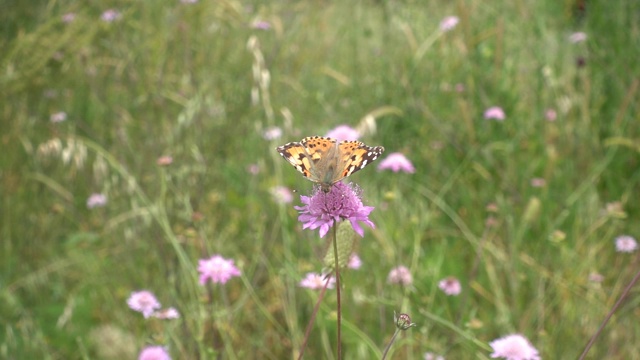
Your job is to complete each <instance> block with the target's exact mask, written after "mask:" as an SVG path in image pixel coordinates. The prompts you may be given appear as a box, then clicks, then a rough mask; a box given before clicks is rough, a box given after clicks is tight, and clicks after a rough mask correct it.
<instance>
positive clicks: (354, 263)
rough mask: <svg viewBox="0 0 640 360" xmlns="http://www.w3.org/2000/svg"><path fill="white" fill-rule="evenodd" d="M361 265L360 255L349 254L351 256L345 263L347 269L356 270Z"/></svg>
mask: <svg viewBox="0 0 640 360" xmlns="http://www.w3.org/2000/svg"><path fill="white" fill-rule="evenodd" d="M361 266H362V260H360V256H358V254H353V255H351V257H350V258H349V264H347V267H348V268H349V269H353V270H358V269H360V267H361Z"/></svg>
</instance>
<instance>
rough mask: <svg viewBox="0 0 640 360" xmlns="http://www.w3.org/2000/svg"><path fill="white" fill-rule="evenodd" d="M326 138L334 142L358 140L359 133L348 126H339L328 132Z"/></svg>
mask: <svg viewBox="0 0 640 360" xmlns="http://www.w3.org/2000/svg"><path fill="white" fill-rule="evenodd" d="M326 137H330V138H334V139H336V140H358V139H359V138H360V132H358V130H356V129H354V128H352V127H351V126H348V125H339V126H337V127H335V128H334V129H333V130H329V132H328V133H327V135H326Z"/></svg>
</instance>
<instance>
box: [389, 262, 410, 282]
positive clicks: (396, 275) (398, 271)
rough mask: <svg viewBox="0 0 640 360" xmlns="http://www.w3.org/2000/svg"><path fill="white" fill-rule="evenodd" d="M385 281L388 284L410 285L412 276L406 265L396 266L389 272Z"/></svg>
mask: <svg viewBox="0 0 640 360" xmlns="http://www.w3.org/2000/svg"><path fill="white" fill-rule="evenodd" d="M387 282H388V283H389V284H400V285H405V286H406V285H411V284H412V283H413V276H411V272H410V271H409V269H408V268H407V267H406V266H402V265H400V266H398V267H395V268H393V269H391V271H390V272H389V276H387Z"/></svg>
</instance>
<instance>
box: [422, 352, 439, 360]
mask: <svg viewBox="0 0 640 360" xmlns="http://www.w3.org/2000/svg"><path fill="white" fill-rule="evenodd" d="M423 359H424V360H444V356H442V355H436V354H434V353H432V352H426V353H424V355H423Z"/></svg>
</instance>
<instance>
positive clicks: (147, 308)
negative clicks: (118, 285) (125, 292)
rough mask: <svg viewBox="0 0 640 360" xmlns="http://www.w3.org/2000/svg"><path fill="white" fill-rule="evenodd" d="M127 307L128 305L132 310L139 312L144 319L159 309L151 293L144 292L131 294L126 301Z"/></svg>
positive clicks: (156, 300)
mask: <svg viewBox="0 0 640 360" xmlns="http://www.w3.org/2000/svg"><path fill="white" fill-rule="evenodd" d="M127 305H129V307H130V308H131V309H132V310H135V311H138V312H141V313H142V315H143V316H144V317H145V319H146V318H148V317H149V316H151V315H152V314H153V312H154V311H155V310H156V309H160V307H161V305H160V303H159V302H158V299H156V297H155V295H153V293H152V292H151V291H146V290H142V291H136V292H132V293H131V296H129V299H127Z"/></svg>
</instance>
